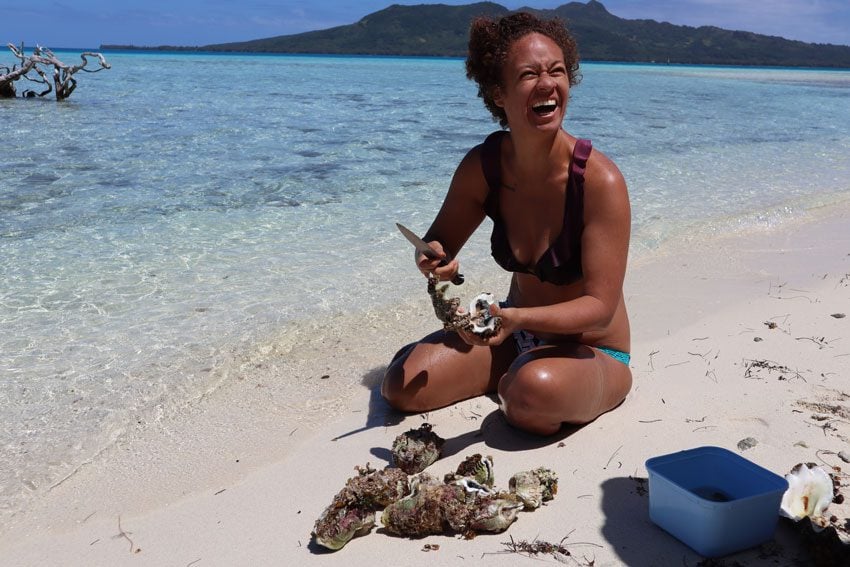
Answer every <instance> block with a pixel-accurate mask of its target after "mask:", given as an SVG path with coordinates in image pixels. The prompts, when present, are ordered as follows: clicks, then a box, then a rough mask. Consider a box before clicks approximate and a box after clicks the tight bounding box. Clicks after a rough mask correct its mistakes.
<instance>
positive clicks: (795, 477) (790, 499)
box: [779, 463, 835, 522]
mask: <svg viewBox="0 0 850 567" xmlns="http://www.w3.org/2000/svg"><path fill="white" fill-rule="evenodd" d="M785 480H787V481H788V490H786V491H785V494H783V495H782V503H781V504H780V505H779V513H780V514H782V515H783V516H785V517H786V518H791V519H792V520H794V521H795V522H797V521H800V520H802V519H803V518H805V517H809V518H817V517H819V516H821V515H822V514H823V513H824V511H825V510H826V509H827V507H828V506H829V504H830V502H832V499H833V498H834V496H835V495H834V494H833V492H832V479H831V478H830V476H829V474H828V473H827V472H826V471H825V470H823V469H822V468H820V467H812V468H809V466H808V465H806V464H802V463H801V464H799V465H797V466H795V467H794V468H793V469H791V472H789V473H788V474H786V475H785Z"/></svg>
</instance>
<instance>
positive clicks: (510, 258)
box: [481, 130, 593, 285]
mask: <svg viewBox="0 0 850 567" xmlns="http://www.w3.org/2000/svg"><path fill="white" fill-rule="evenodd" d="M505 135H507V132H506V131H504V130H498V131H496V132H493V133H492V134H490V135H489V136H487V139H486V140H484V143H483V144H482V145H481V166H482V168H483V169H484V178H485V179H486V180H487V185H488V186H489V187H490V192H489V193H488V195H487V200H486V201H485V202H484V211H485V212H486V213H487V216H488V217H490V218H491V219H493V234H491V235H490V247H491V253H492V255H493V258H494V259H495V260H496V263H498V264H499V265H500V266H501V267H503V268H504V269H506V270H508V271H509V272H522V273H527V274H534V275H535V276H537V277H538V278H539V279H540V281H543V282H549V283H553V284H558V285H565V284H571V283H573V282H576V281H578V280H580V279H581V276H582V271H581V234H582V231H583V230H584V171H585V167H586V165H587V159H588V158H589V157H590V152H591V151H592V149H593V147H592V145H591V143H590V140H583V139H580V140H577V141H576V145H575V148H574V149H573V156H572V160H571V162H570V174H569V177H568V178H567V189H566V199H565V203H564V224H563V226H562V227H561V232H560V234H559V235H558V237H557V238H556V239H555V241H554V242H553V243H552V245H551V246H549V249H548V250H546V252H544V253H543V255H542V256H541V257H540V259H539V260H537V263H536V264H534V265H533V266H526V265H523V264H520V263H519V262H518V261H517V259H516V258H515V257H514V253H513V250H512V249H511V244H510V241H509V240H508V233H507V229H506V227H505V221H504V219H503V218H502V213H501V211H500V209H499V193H500V191H501V186H502V166H501V156H502V154H501V146H502V136H505Z"/></svg>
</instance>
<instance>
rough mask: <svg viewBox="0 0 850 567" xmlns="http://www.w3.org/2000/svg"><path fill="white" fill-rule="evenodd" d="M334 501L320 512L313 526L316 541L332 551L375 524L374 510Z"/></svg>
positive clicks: (368, 530) (361, 534) (366, 532)
mask: <svg viewBox="0 0 850 567" xmlns="http://www.w3.org/2000/svg"><path fill="white" fill-rule="evenodd" d="M338 504H339V503H338V502H336V501H335V502H334V503H333V504H331V505H330V506H328V507H327V508H325V510H324V512H322V514H321V516H319V519H318V520H317V521H316V525H315V526H314V527H313V536H314V537H315V538H316V543H318V544H319V545H321V546H323V547H326V548H328V549H332V550H334V551H336V550H338V549H342V547H343V546H344V545H345V544H346V543H348V542H349V541H351V539H352V538H355V537H358V536H363V535H366V534H368V533H369V532H371V531H372V528H373V527H374V526H375V512H374V511H372V510H370V509H368V508H366V507H363V506H357V505H341V506H340V505H338Z"/></svg>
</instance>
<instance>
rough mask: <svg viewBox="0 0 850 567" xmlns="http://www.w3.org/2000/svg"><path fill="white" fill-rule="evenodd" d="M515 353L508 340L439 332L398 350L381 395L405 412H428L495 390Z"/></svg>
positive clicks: (388, 370) (511, 342)
mask: <svg viewBox="0 0 850 567" xmlns="http://www.w3.org/2000/svg"><path fill="white" fill-rule="evenodd" d="M515 357H516V346H515V345H514V344H513V341H507V343H503V344H501V345H499V346H495V347H482V346H471V345H468V344H466V343H465V342H463V340H462V339H461V338H460V337H459V336H458V335H457V333H452V332H446V331H437V332H435V333H432V334H430V335H428V336H427V337H425V338H424V339H422V340H421V341H419V342H417V343H413V344H410V345H407V346H406V347H404V348H402V349H401V350H399V352H398V353H397V354H396V356H395V358H394V359H393V361H392V362H391V363H390V366H389V368H387V373H386V375H385V376H384V382H383V384H382V386H381V394H382V395H383V396H384V398H385V399H386V400H387V401H388V402H389V403H390V405H392V406H393V407H395V408H397V409H400V410H403V411H427V410H431V409H436V408H439V407H444V406H447V405H450V404H453V403H455V402H457V401H460V400H465V399H467V398H472V397H475V396H480V395H482V394H485V393H488V392H495V391H496V387H497V384H498V383H499V379H500V378H501V377H502V376H503V375H504V373H505V371H506V370H507V369H508V367H509V366H510V364H511V362H512V361H513V360H514V358H515Z"/></svg>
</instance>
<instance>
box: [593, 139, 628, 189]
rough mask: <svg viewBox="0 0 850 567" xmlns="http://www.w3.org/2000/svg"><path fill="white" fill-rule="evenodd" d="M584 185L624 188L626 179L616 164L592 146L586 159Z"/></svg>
mask: <svg viewBox="0 0 850 567" xmlns="http://www.w3.org/2000/svg"><path fill="white" fill-rule="evenodd" d="M585 187H590V188H594V187H599V188H612V189H617V188H621V189H623V190H625V188H626V180H625V178H624V177H623V174H622V172H621V171H620V168H619V167H617V164H616V163H614V161H613V160H612V159H611V158H609V157H608V156H607V155H605V153H604V152H602V151H601V150H599V149H598V148H593V151H592V152H591V153H590V157H589V158H588V160H587V166H586V171H585Z"/></svg>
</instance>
